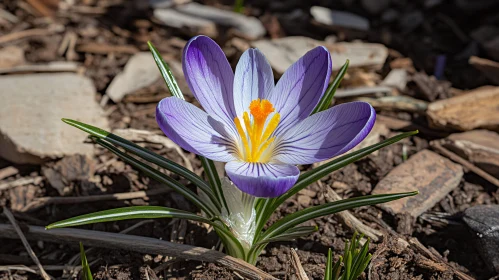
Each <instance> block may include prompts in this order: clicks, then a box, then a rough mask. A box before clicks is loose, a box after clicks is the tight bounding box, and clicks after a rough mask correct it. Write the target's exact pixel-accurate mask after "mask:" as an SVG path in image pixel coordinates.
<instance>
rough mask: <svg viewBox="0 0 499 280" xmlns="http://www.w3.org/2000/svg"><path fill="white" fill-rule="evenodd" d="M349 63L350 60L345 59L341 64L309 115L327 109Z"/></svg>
mask: <svg viewBox="0 0 499 280" xmlns="http://www.w3.org/2000/svg"><path fill="white" fill-rule="evenodd" d="M349 64H350V60H348V59H347V61H346V62H345V64H343V66H342V67H341V69H340V71H339V72H338V74H337V75H336V77H334V80H333V82H332V83H331V84H330V85H329V87H328V88H327V90H326V93H324V96H322V98H321V100H320V101H319V104H317V106H315V109H314V111H313V112H312V114H311V115H313V114H315V113H319V112H321V111H324V110H327V109H328V108H329V106H330V105H331V101H333V97H334V94H335V93H336V90H337V89H338V87H339V86H340V83H341V80H343V77H344V76H345V74H346V73H347V69H348V65H349Z"/></svg>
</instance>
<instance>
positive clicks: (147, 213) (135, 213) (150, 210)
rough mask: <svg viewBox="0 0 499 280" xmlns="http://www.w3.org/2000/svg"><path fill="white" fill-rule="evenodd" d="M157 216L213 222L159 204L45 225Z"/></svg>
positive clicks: (60, 226)
mask: <svg viewBox="0 0 499 280" xmlns="http://www.w3.org/2000/svg"><path fill="white" fill-rule="evenodd" d="M158 218H176V219H187V220H193V221H198V222H203V223H208V224H213V223H212V222H211V221H210V220H209V219H207V218H205V217H202V216H198V215H196V214H193V213H191V212H187V211H182V210H177V209H173V208H168V207H160V206H131V207H122V208H115V209H110V210H104V211H99V212H94V213H90V214H85V215H81V216H76V217H72V218H69V219H66V220H62V221H59V222H55V223H52V224H50V225H48V226H46V228H47V229H53V228H63V227H74V226H80V225H88V224H95V223H102V222H114V221H121V220H132V219H158Z"/></svg>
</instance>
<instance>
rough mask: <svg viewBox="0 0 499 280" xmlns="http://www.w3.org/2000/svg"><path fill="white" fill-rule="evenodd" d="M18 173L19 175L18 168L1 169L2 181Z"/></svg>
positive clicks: (0, 178) (0, 176) (0, 177)
mask: <svg viewBox="0 0 499 280" xmlns="http://www.w3.org/2000/svg"><path fill="white" fill-rule="evenodd" d="M17 173H19V170H17V168H15V167H14V166H9V167H5V168H2V169H0V180H2V179H4V178H7V177H10V176H14V175H16V174H17Z"/></svg>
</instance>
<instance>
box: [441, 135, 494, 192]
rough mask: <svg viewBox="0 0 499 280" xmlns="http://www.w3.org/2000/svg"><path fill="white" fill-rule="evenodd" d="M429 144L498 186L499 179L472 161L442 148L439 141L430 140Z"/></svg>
mask: <svg viewBox="0 0 499 280" xmlns="http://www.w3.org/2000/svg"><path fill="white" fill-rule="evenodd" d="M431 146H432V147H433V148H434V149H435V150H437V152H439V153H441V154H442V155H444V156H446V157H448V158H449V159H451V160H453V161H455V162H457V163H459V164H461V165H463V166H464V167H466V168H468V169H469V170H471V171H473V172H474V173H476V174H477V175H478V176H480V177H482V178H484V179H485V180H487V181H489V182H490V183H492V184H494V185H495V186H496V187H498V188H499V180H498V179H497V178H495V177H494V176H492V175H490V174H489V173H487V172H485V171H483V170H482V169H481V168H479V167H477V166H476V165H474V164H473V163H471V162H469V161H467V160H465V159H464V158H462V157H460V156H458V155H456V154H455V153H453V152H451V151H449V150H447V149H446V148H444V147H443V146H442V145H441V144H440V143H438V142H431Z"/></svg>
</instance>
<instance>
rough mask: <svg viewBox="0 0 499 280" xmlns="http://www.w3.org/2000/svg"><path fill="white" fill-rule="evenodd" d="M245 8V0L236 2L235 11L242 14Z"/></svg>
mask: <svg viewBox="0 0 499 280" xmlns="http://www.w3.org/2000/svg"><path fill="white" fill-rule="evenodd" d="M243 10H244V0H236V1H235V3H234V12H236V13H240V14H242V13H243Z"/></svg>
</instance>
